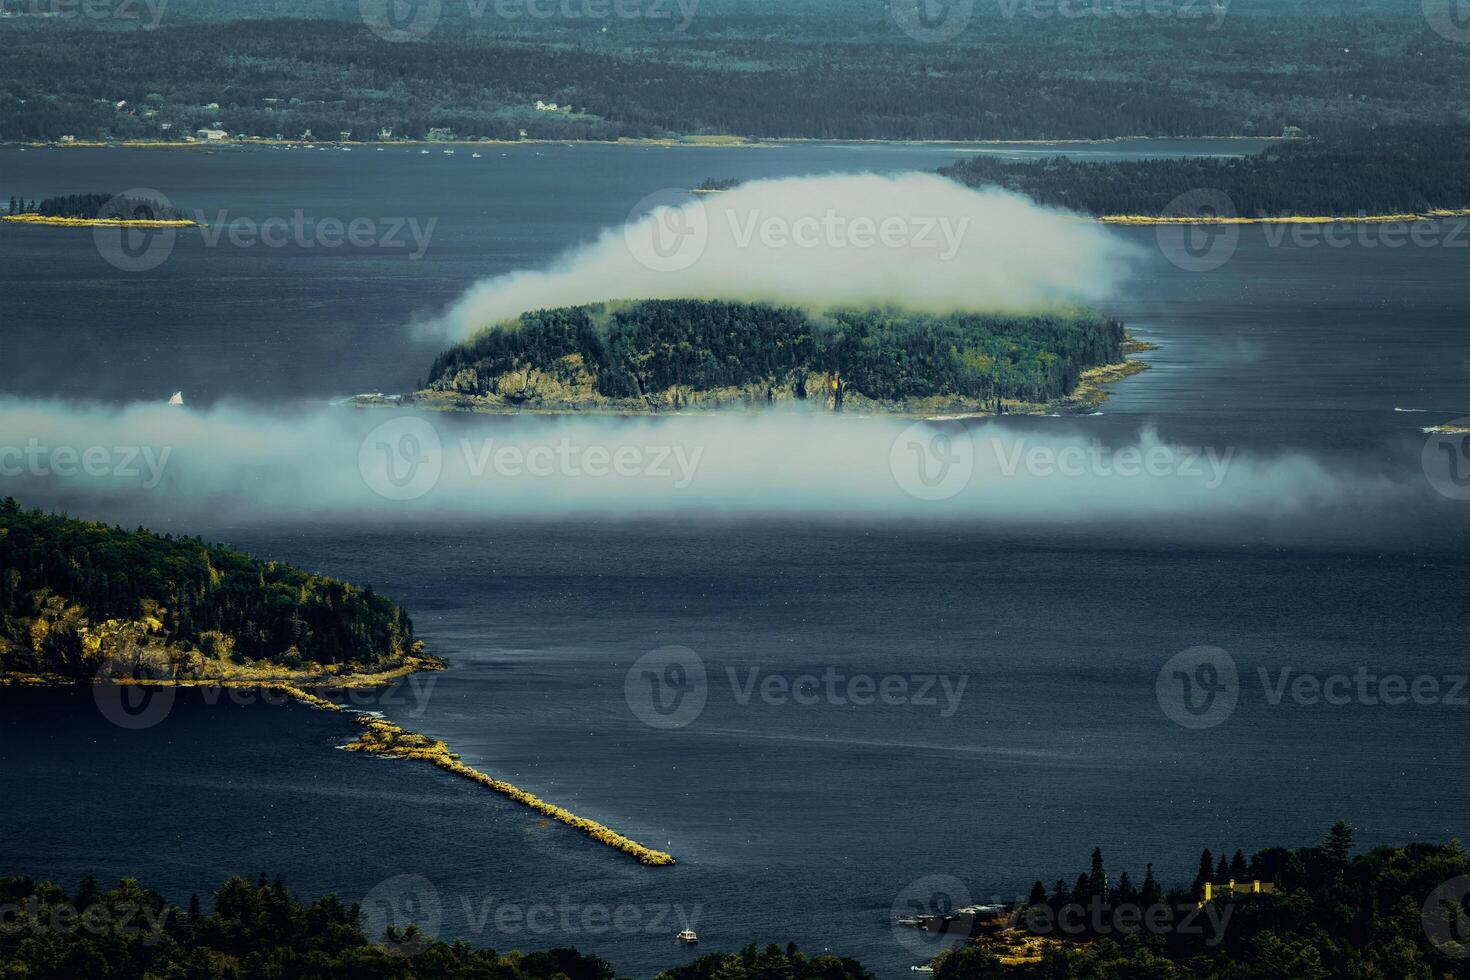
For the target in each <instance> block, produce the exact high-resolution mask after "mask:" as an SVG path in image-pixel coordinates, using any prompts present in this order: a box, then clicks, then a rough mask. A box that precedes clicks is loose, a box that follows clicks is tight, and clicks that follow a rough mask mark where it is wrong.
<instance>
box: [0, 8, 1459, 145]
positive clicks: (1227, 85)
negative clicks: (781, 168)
mask: <svg viewBox="0 0 1470 980" xmlns="http://www.w3.org/2000/svg"><path fill="white" fill-rule="evenodd" d="M446 6H448V5H446ZM819 21H820V18H812V19H811V22H812V23H817V22H819ZM696 24H697V25H698V29H697V30H692V31H691V32H687V33H680V34H677V35H670V34H669V32H666V31H665V32H659V31H653V32H651V33H644V32H642V31H636V32H635V31H634V30H633V29H632V28H631V27H630V28H629V29H628V30H626V31H624V30H618V31H613V32H609V33H607V34H602V33H600V32H590V33H580V34H576V35H575V36H569V37H566V38H564V39H555V40H553V39H549V38H539V39H538V38H530V37H526V36H517V35H512V34H509V33H505V32H497V33H492V32H490V31H489V30H487V29H485V26H486V25H480V26H479V28H478V29H470V28H467V27H456V26H454V25H453V24H449V23H446V24H444V25H441V27H440V28H439V30H437V31H436V32H435V33H434V34H433V36H432V38H431V39H430V41H429V42H426V43H432V53H433V57H425V52H426V51H428V50H429V49H428V48H426V47H425V46H424V45H421V44H412V43H410V44H396V43H392V42H388V41H384V40H381V39H379V38H376V37H375V36H373V35H372V34H371V33H370V32H369V31H367V30H366V29H365V28H364V27H363V25H362V24H361V23H360V22H356V23H355V22H351V21H336V20H322V21H309V20H284V19H283V20H273V19H266V20H245V21H237V22H233V23H228V24H220V23H190V22H185V21H174V20H167V21H165V22H164V24H163V26H161V27H159V28H158V29H157V30H148V31H143V30H108V31H99V30H95V29H90V28H88V27H85V26H78V25H76V24H74V23H72V22H69V21H62V22H58V23H55V24H51V25H48V26H37V27H23V26H22V27H17V28H16V29H13V30H12V29H8V30H7V35H6V57H5V60H4V62H3V63H0V139H47V140H54V139H59V138H60V137H61V136H63V135H71V136H76V137H77V138H78V139H97V138H104V139H164V140H177V139H182V138H184V137H186V136H191V135H192V134H193V133H194V132H195V131H196V130H198V129H213V128H221V129H223V130H225V131H226V132H228V133H230V134H232V135H234V134H242V133H243V134H247V135H249V136H255V137H273V136H275V135H277V134H280V135H283V136H285V137H289V138H297V137H300V136H301V135H302V134H303V133H305V132H306V131H308V130H309V131H310V132H311V133H312V134H313V137H314V138H315V139H323V140H324V139H337V138H338V137H339V134H340V133H342V132H344V131H345V132H350V133H351V134H352V136H353V138H355V139H358V140H362V139H374V138H376V137H377V135H378V134H379V133H380V132H384V131H388V132H391V133H392V135H393V137H394V138H400V139H401V138H411V139H423V138H425V137H426V136H428V135H429V134H430V132H431V131H434V130H451V131H453V132H454V133H455V135H457V136H459V137H462V138H467V139H476V138H496V139H516V138H518V137H519V136H520V134H521V132H522V131H524V132H525V133H526V134H527V135H528V136H530V137H532V138H543V139H571V138H582V139H615V138H618V137H640V136H662V135H668V134H699V133H730V134H736V135H740V136H747V137H814V138H825V139H961V140H963V139H1045V138H1107V137H1116V136H1129V135H1139V136H1191V135H1223V134H1228V135H1256V136H1276V135H1280V134H1281V133H1282V131H1283V129H1284V127H1286V126H1300V127H1305V128H1306V129H1307V130H1308V131H1310V132H1314V133H1317V132H1325V131H1327V130H1328V129H1331V128H1333V127H1342V126H1346V127H1354V128H1371V127H1373V126H1378V125H1386V124H1391V123H1395V122H1403V121H1416V120H1417V121H1431V120H1433V121H1438V120H1444V119H1453V118H1462V119H1463V118H1466V117H1467V116H1470V89H1466V87H1465V86H1463V85H1461V84H1459V82H1460V79H1463V78H1464V77H1465V76H1466V75H1467V74H1470V47H1467V46H1465V45H1454V44H1451V43H1449V42H1447V41H1446V40H1445V39H1443V38H1441V37H1439V36H1438V35H1437V34H1435V33H1434V32H1433V31H1432V30H1431V29H1430V27H1429V26H1428V25H1427V24H1426V23H1425V22H1424V21H1423V19H1422V18H1388V19H1381V18H1372V17H1354V18H1345V17H1281V18H1251V17H1231V18H1228V19H1227V20H1226V21H1225V23H1224V24H1222V25H1221V26H1220V28H1219V29H1218V30H1215V31H1208V30H1205V29H1204V27H1203V26H1202V25H1201V24H1199V23H1195V22H1190V21H1180V20H1177V19H1168V18H1166V19H1144V20H1128V21H1123V20H1119V19H1112V18H1101V19H1096V18H1095V19H1091V20H1089V21H1086V22H1082V23H1076V24H1072V23H1065V24H1064V23H1058V22H1036V21H1033V20H1032V19H1031V18H1029V17H1026V16H1022V17H1020V18H1019V19H1018V21H1017V22H1015V23H1004V24H1000V25H992V26H991V27H989V28H987V29H986V30H984V31H981V32H979V33H976V34H974V35H966V36H965V37H964V38H962V39H959V40H957V41H956V42H955V43H952V44H918V43H914V42H912V41H911V40H909V39H907V38H905V37H903V36H902V35H901V34H900V33H899V32H898V31H896V30H895V29H894V27H893V26H892V24H891V23H888V24H880V25H879V26H878V27H875V28H874V29H873V31H872V32H871V34H864V35H860V36H844V37H837V38H834V37H825V36H822V35H802V34H796V35H792V34H788V33H784V32H774V33H773V32H771V31H769V30H761V29H759V28H758V27H757V26H756V25H755V24H754V23H752V24H751V25H748V33H747V28H745V27H741V26H740V24H738V23H733V24H731V23H726V25H725V28H724V29H719V28H718V27H717V25H716V24H715V23H714V22H713V21H711V22H709V23H705V22H704V21H703V20H701V19H698V18H696ZM1185 59H1187V63H1188V64H1189V65H1190V70H1189V71H1188V72H1180V71H1179V70H1178V69H1179V65H1180V64H1181V61H1182V60H1185ZM1279 65H1289V66H1290V70H1289V71H1286V70H1283V71H1278V70H1276V66H1279ZM1263 73H1266V74H1264V76H1263ZM1160 78H1166V79H1168V80H1169V83H1168V84H1167V85H1164V84H1159V81H1158V80H1159V79H1160ZM538 99H541V100H546V101H550V102H556V103H558V104H559V105H561V106H570V107H571V109H572V110H573V111H571V112H540V111H537V110H536V108H535V102H536V101H537V100H538ZM119 103H121V105H119Z"/></svg>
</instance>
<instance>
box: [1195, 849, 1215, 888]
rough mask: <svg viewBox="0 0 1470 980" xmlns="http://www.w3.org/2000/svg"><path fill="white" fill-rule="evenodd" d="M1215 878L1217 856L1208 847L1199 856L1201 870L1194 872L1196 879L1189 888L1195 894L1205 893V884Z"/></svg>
mask: <svg viewBox="0 0 1470 980" xmlns="http://www.w3.org/2000/svg"><path fill="white" fill-rule="evenodd" d="M1214 880H1215V856H1214V855H1213V854H1211V853H1210V849H1209V848H1208V847H1207V848H1205V849H1204V851H1203V852H1202V853H1201V854H1200V856H1199V870H1198V871H1196V872H1195V873H1194V881H1192V882H1191V883H1190V885H1189V890H1190V891H1191V892H1193V893H1194V894H1195V895H1202V894H1204V890H1205V885H1206V884H1208V883H1209V882H1211V881H1214Z"/></svg>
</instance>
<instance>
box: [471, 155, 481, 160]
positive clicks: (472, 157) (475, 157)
mask: <svg viewBox="0 0 1470 980" xmlns="http://www.w3.org/2000/svg"><path fill="white" fill-rule="evenodd" d="M470 159H471V160H478V159H480V154H478V153H471V154H470Z"/></svg>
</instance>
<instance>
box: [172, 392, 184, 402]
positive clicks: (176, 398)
mask: <svg viewBox="0 0 1470 980" xmlns="http://www.w3.org/2000/svg"><path fill="white" fill-rule="evenodd" d="M168 403H169V404H170V405H182V404H184V393H183V392H182V391H176V392H174V393H173V396H172V397H171V398H169V400H168Z"/></svg>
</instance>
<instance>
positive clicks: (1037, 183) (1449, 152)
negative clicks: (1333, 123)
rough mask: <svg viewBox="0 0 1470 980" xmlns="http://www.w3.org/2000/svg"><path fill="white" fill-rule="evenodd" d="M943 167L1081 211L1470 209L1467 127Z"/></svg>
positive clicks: (963, 179)
mask: <svg viewBox="0 0 1470 980" xmlns="http://www.w3.org/2000/svg"><path fill="white" fill-rule="evenodd" d="M941 173H944V174H946V175H947V176H949V177H952V178H953V179H955V180H957V181H959V182H960V183H963V184H966V185H967V186H970V187H984V186H995V187H1003V188H1005V189H1007V190H1012V191H1015V192H1017V193H1020V194H1025V195H1026V196H1027V197H1030V198H1032V199H1033V200H1036V201H1039V202H1040V203H1042V204H1048V205H1053V206H1056V207H1063V208H1069V209H1071V210H1073V211H1080V212H1083V213H1085V214H1095V215H1102V214H1135V215H1171V214H1172V215H1185V214H1189V215H1191V216H1195V212H1196V211H1197V210H1199V209H1200V207H1201V205H1208V206H1210V207H1218V206H1219V204H1220V202H1221V200H1222V199H1221V198H1219V197H1218V195H1215V194H1213V193H1210V194H1209V195H1208V196H1206V195H1202V194H1200V193H1199V192H1200V191H1209V192H1214V191H1219V192H1223V193H1224V195H1225V196H1226V198H1227V199H1228V200H1229V202H1230V203H1231V204H1232V205H1233V208H1234V211H1235V213H1236V214H1237V215H1240V216H1246V217H1255V216H1277V215H1293V214H1295V215H1309V216H1352V215H1357V214H1362V213H1365V212H1366V213H1368V214H1403V213H1422V212H1426V211H1430V210H1432V209H1436V208H1453V209H1459V208H1466V207H1470V125H1467V124H1465V123H1458V124H1443V125H1438V124H1437V125H1401V126H1386V127H1382V128H1380V129H1377V130H1373V131H1361V132H1353V133H1347V134H1338V135H1332V136H1327V137H1322V138H1317V139H1309V140H1303V141H1295V140H1293V141H1285V142H1281V143H1275V144H1272V145H1271V146H1269V147H1267V149H1266V150H1264V151H1263V152H1262V153H1260V154H1258V155H1253V156H1243V157H1237V158H1209V157H1205V158H1191V159H1172V160H1170V159H1158V160H1115V161H1107V162H1100V163H1093V162H1076V161H1073V160H1069V159H1067V158H1065V157H1055V158H1053V159H1050V160H1046V161H1043V162H1037V163H1016V162H1012V161H1007V160H1004V159H1000V158H997V157H993V156H973V157H970V158H969V159H966V160H962V161H960V162H958V163H955V164H953V165H952V166H949V167H946V168H944V169H943V170H942V171H941Z"/></svg>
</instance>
